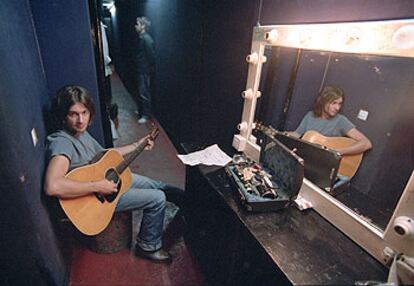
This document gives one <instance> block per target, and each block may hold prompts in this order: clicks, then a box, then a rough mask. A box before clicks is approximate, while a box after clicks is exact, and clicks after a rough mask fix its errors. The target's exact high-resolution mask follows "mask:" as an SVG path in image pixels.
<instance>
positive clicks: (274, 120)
mask: <svg viewBox="0 0 414 286" xmlns="http://www.w3.org/2000/svg"><path fill="white" fill-rule="evenodd" d="M274 50H275V51H274ZM266 55H267V58H268V60H269V62H273V61H274V60H273V58H272V56H273V57H276V58H277V59H278V62H277V66H278V67H279V68H277V69H276V70H273V69H272V67H268V68H267V69H264V70H263V74H262V82H261V86H262V87H264V89H265V91H264V92H263V94H264V96H263V99H266V102H259V105H258V112H257V117H258V118H259V119H260V121H262V122H264V123H266V124H270V125H272V126H278V127H279V128H280V130H295V129H296V128H297V126H298V125H299V123H300V121H301V119H302V117H303V116H304V115H305V114H306V113H307V112H308V111H310V110H311V109H312V105H313V101H314V99H315V98H316V96H317V95H318V94H319V91H320V89H321V87H323V86H326V85H336V86H340V87H341V88H342V89H343V90H344V92H345V96H344V98H345V102H344V105H343V107H342V110H341V113H342V114H343V115H345V116H346V117H347V118H348V119H349V120H350V121H351V122H352V123H353V124H354V125H355V126H356V128H357V129H358V130H360V131H361V132H362V133H364V134H365V135H366V136H367V137H368V138H370V140H371V142H372V144H373V148H372V150H370V151H368V152H366V153H365V154H364V156H363V159H362V162H361V164H360V165H359V168H358V171H357V173H356V175H355V176H354V177H353V178H352V180H351V186H350V188H349V189H348V190H346V191H345V192H343V193H341V194H340V195H338V196H337V199H338V200H340V201H341V202H343V203H344V204H345V205H347V206H348V207H349V208H351V209H352V210H354V211H355V212H357V213H359V214H360V215H362V216H363V217H365V218H366V219H367V220H368V221H371V222H373V223H374V224H376V225H378V226H379V227H380V228H381V229H385V227H386V225H387V223H388V221H389V219H390V217H391V215H392V213H393V209H394V207H395V205H396V203H397V202H398V199H399V197H400V195H401V193H402V191H403V189H404V186H405V185H406V184H407V181H408V178H409V176H410V174H411V171H412V169H413V158H412V156H413V150H412V148H413V147H412V146H413V145H414V130H413V129H414V126H413V125H412V124H410V122H413V121H414V120H413V119H414V118H413V116H414V113H413V112H411V111H412V110H413V109H414V104H413V97H412V96H411V90H412V89H413V81H412V80H410V70H413V69H414V60H413V59H407V58H396V57H380V56H364V55H353V54H344V53H330V52H321V51H302V53H301V57H300V61H299V67H298V70H297V75H296V80H295V85H294V89H293V91H292V94H291V95H290V94H289V93H288V90H289V86H288V83H289V82H290V81H289V80H281V79H283V78H286V79H287V78H288V77H289V76H291V73H290V72H291V71H290V69H291V68H290V67H289V66H292V63H294V62H295V57H296V55H297V52H296V51H295V50H294V49H289V48H278V47H273V48H272V49H269V50H267V51H266ZM269 74H272V77H273V78H270V77H269V76H268V75H269ZM276 78H277V79H279V80H278V81H276V80H275V79H276ZM267 81H273V82H274V83H275V84H274V85H273V86H272V87H270V88H269V83H268V82H267ZM265 87H267V90H266V88H265ZM289 96H291V97H289ZM287 99H288V100H290V103H289V106H288V107H289V108H288V111H287V112H286V114H284V111H283V108H285V107H286V106H287V105H286V100H287ZM281 123H282V124H281Z"/></svg>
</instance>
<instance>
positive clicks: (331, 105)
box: [323, 97, 343, 119]
mask: <svg viewBox="0 0 414 286" xmlns="http://www.w3.org/2000/svg"><path fill="white" fill-rule="evenodd" d="M342 102H343V98H342V97H340V98H338V99H335V100H334V101H331V102H328V103H327V104H326V105H325V107H324V108H323V117H324V118H326V119H328V118H332V117H335V116H336V115H337V114H338V112H339V111H340V110H341V107H342Z"/></svg>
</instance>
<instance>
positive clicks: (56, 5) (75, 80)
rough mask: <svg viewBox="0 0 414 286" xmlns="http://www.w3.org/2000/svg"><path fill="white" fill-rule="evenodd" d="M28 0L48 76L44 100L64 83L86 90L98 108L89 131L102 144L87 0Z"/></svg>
mask: <svg viewBox="0 0 414 286" xmlns="http://www.w3.org/2000/svg"><path fill="white" fill-rule="evenodd" d="M30 3H31V9H32V13H33V21H34V25H35V28H36V32H37V39H38V42H39V47H40V53H41V58H42V63H43V66H44V71H45V75H46V78H47V86H48V94H47V95H48V97H47V98H46V101H50V99H51V97H52V96H53V95H54V94H55V93H56V91H57V90H59V89H60V88H61V87H62V86H64V85H66V84H76V85H80V86H83V87H85V88H86V89H88V90H89V91H90V92H91V94H92V96H93V99H94V102H95V103H96V104H95V106H96V109H97V116H96V117H95V119H94V122H93V124H92V125H91V127H90V129H89V131H90V132H91V133H92V134H93V135H94V137H95V138H96V139H97V140H98V141H99V142H101V144H103V145H104V140H103V131H102V125H101V116H100V113H101V112H100V106H99V97H98V94H99V93H98V86H97V84H96V82H97V76H96V66H95V60H94V51H93V43H92V38H91V30H90V21H89V9H88V1H76V0H69V1H41V0H32V1H30Z"/></svg>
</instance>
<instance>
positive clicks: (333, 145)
mask: <svg viewBox="0 0 414 286" xmlns="http://www.w3.org/2000/svg"><path fill="white" fill-rule="evenodd" d="M302 139H303V140H305V141H308V142H311V143H315V144H319V145H322V146H325V147H327V148H329V149H333V150H337V149H338V148H343V147H348V146H350V145H352V144H354V143H355V140H354V139H352V138H349V137H326V136H323V135H322V134H320V133H318V132H316V131H313V130H310V131H307V132H306V133H305V134H303V136H302ZM362 156H363V153H361V154H353V155H342V159H341V164H340V165H339V170H338V173H339V174H341V175H344V176H347V177H349V178H350V179H351V178H352V177H353V176H354V175H355V173H356V172H357V170H358V168H359V165H360V164H361V161H362Z"/></svg>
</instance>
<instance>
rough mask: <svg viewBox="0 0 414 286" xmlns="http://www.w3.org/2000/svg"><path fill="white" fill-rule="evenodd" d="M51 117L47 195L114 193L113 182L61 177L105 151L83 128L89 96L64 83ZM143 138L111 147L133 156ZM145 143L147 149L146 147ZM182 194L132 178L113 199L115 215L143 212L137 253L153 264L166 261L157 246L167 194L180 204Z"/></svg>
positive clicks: (89, 110) (87, 121)
mask: <svg viewBox="0 0 414 286" xmlns="http://www.w3.org/2000/svg"><path fill="white" fill-rule="evenodd" d="M54 114H55V119H56V123H57V124H59V130H58V131H56V132H54V133H53V134H51V135H49V136H48V137H47V143H48V144H47V152H46V154H47V160H48V166H47V169H46V175H45V185H44V189H45V192H46V194H47V195H50V196H55V197H58V198H74V197H79V196H83V195H88V194H94V193H98V194H101V195H109V194H113V193H115V192H116V191H117V186H116V184H115V183H114V182H112V181H108V180H106V179H102V180H100V181H96V182H78V181H74V180H71V179H68V178H66V177H65V175H66V174H67V172H68V171H69V170H71V169H73V168H76V167H78V166H82V165H85V164H88V163H89V162H90V161H91V159H92V158H93V157H94V156H95V155H96V154H98V153H99V152H101V151H103V150H104V148H103V147H102V146H101V145H100V144H99V143H98V142H97V141H96V140H95V139H94V138H93V137H92V136H91V135H90V134H89V133H88V131H87V130H86V129H87V128H88V126H89V125H90V123H91V122H92V118H93V116H94V115H95V107H94V104H93V102H92V99H91V96H90V94H89V92H88V91H87V90H85V89H84V88H82V87H79V86H74V85H67V86H65V87H63V88H62V89H60V90H59V91H58V93H57V95H56V97H55V101H54ZM146 139H147V137H144V138H142V139H141V140H139V141H138V142H134V143H132V144H129V145H125V146H122V147H118V148H115V150H116V151H118V152H119V153H120V154H121V155H123V156H124V155H126V154H128V153H130V152H132V151H133V150H134V149H135V148H136V147H137V146H138V145H139V144H140V143H141V142H144V140H146ZM152 146H153V141H149V144H148V146H147V148H146V149H151V148H152ZM183 192H184V191H183V190H181V189H179V188H177V187H174V186H171V185H168V184H165V183H163V182H160V181H156V180H152V179H150V178H147V177H144V176H139V175H137V174H132V185H131V187H130V189H129V190H128V191H126V192H125V193H124V194H123V195H122V196H121V197H120V198H119V201H118V204H117V205H116V208H115V211H125V210H142V211H143V217H142V222H141V228H140V230H139V233H138V236H137V241H136V254H137V255H139V256H141V257H144V258H147V259H150V260H153V261H158V262H168V261H171V256H170V254H169V253H168V252H166V251H165V250H163V248H162V240H161V238H162V231H163V223H164V215H165V205H166V195H167V198H168V197H170V198H172V199H174V200H175V202H176V203H177V204H178V205H180V202H181V198H182V195H183Z"/></svg>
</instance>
